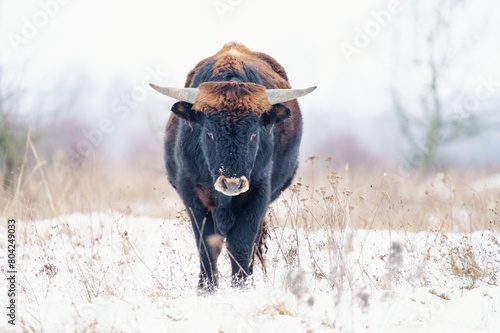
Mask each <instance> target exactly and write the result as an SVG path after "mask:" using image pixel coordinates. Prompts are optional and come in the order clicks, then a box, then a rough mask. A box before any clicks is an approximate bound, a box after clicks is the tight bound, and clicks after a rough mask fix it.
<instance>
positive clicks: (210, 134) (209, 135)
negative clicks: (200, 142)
mask: <svg viewBox="0 0 500 333" xmlns="http://www.w3.org/2000/svg"><path fill="white" fill-rule="evenodd" d="M207 135H208V137H209V138H210V139H212V140H213V139H214V134H213V133H212V132H207Z"/></svg>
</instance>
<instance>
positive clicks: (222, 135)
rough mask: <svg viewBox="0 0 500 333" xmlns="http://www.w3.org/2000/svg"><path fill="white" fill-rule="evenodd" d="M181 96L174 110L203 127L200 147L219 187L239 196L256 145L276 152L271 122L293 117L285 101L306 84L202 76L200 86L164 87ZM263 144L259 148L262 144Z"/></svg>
mask: <svg viewBox="0 0 500 333" xmlns="http://www.w3.org/2000/svg"><path fill="white" fill-rule="evenodd" d="M151 87H153V88H154V89H155V90H156V91H158V92H160V93H161V94H164V95H167V96H170V97H173V98H175V99H178V100H179V101H180V102H177V103H175V104H174V105H173V106H172V112H174V113H175V114H176V115H177V116H179V117H181V118H183V119H185V120H186V121H187V122H189V123H190V124H192V125H193V126H199V128H200V131H201V139H200V147H201V150H202V151H203V155H204V157H205V160H206V163H207V165H208V168H209V171H210V174H211V176H212V178H213V181H214V187H215V189H216V190H217V191H219V192H221V193H223V194H225V195H227V196H235V195H238V194H240V193H243V192H246V191H248V189H249V188H250V183H249V179H250V175H251V174H252V170H253V169H254V164H255V162H256V158H257V153H258V150H259V149H260V150H261V153H263V152H266V151H267V152H268V154H269V156H268V160H270V158H271V153H272V133H271V131H270V130H265V129H266V128H267V129H269V128H270V127H271V126H272V125H274V124H277V123H279V122H282V121H284V120H285V119H287V118H288V117H290V110H289V109H288V107H286V106H285V105H283V104H281V103H284V102H287V101H291V100H294V99H296V98H298V97H301V96H304V95H306V94H308V93H310V92H311V91H313V90H314V89H315V88H316V87H311V88H307V89H266V88H265V87H264V86H262V85H259V84H255V83H249V82H235V81H229V82H204V83H201V84H200V85H199V86H198V88H166V87H159V86H156V85H154V84H151ZM259 147H260V148H259Z"/></svg>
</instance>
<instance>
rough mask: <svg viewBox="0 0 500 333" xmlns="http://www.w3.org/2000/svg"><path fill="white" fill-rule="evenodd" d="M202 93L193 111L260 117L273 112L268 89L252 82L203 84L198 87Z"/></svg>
mask: <svg viewBox="0 0 500 333" xmlns="http://www.w3.org/2000/svg"><path fill="white" fill-rule="evenodd" d="M198 89H199V90H200V93H199V95H198V98H197V99H196V102H195V104H194V105H193V110H196V111H200V112H204V113H209V112H214V111H216V112H228V111H229V112H231V111H239V112H241V113H242V114H243V113H246V112H251V113H254V114H255V115H256V116H258V117H260V116H261V115H262V114H263V113H265V112H268V111H269V110H271V108H272V105H271V104H269V102H268V100H267V95H266V87H264V86H262V85H260V84H256V83H251V82H236V81H225V82H203V83H201V84H200V85H199V86H198Z"/></svg>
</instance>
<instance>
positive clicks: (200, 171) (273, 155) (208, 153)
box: [165, 43, 302, 290]
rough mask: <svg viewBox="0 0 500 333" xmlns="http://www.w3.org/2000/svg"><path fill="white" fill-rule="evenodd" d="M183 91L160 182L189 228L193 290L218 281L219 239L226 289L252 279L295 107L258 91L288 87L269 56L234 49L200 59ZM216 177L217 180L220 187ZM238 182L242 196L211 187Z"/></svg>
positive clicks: (289, 170)
mask: <svg viewBox="0 0 500 333" xmlns="http://www.w3.org/2000/svg"><path fill="white" fill-rule="evenodd" d="M185 87H191V88H198V89H199V96H198V98H197V99H196V102H195V103H193V104H189V103H185V102H178V103H176V104H175V105H174V107H173V108H172V111H173V113H172V115H171V116H170V119H169V121H168V123H167V127H166V136H165V164H166V168H167V175H168V179H169V181H170V182H171V184H172V185H173V186H174V187H175V188H176V190H177V191H178V193H179V194H180V196H181V197H182V199H183V201H184V204H185V206H186V209H187V211H188V213H189V215H190V218H191V221H192V224H193V230H194V233H195V236H196V244H197V246H198V250H199V252H200V259H201V265H200V266H201V267H200V268H201V273H200V284H199V287H200V289H202V290H211V289H213V287H215V286H216V285H217V283H218V282H217V276H218V273H217V266H216V265H217V257H218V255H219V253H220V251H221V247H222V239H224V238H225V239H226V244H227V247H228V251H229V253H230V255H231V263H232V274H233V285H241V284H242V283H243V282H244V281H245V279H246V278H247V277H248V276H249V275H251V274H252V270H253V259H252V258H253V257H254V255H255V254H257V255H262V248H263V246H264V244H265V242H264V241H265V239H264V238H265V237H263V235H266V234H267V230H266V226H265V224H264V222H263V220H264V216H265V212H266V210H267V207H268V205H269V203H271V202H272V201H273V200H275V199H276V198H277V197H278V196H279V195H280V193H281V192H282V191H283V190H284V189H285V188H287V187H288V186H289V185H290V183H291V181H292V179H293V177H294V175H295V172H296V169H297V166H298V153H299V146H300V140H301V135H302V117H301V113H300V109H299V106H298V103H297V100H296V99H294V100H291V101H288V102H284V103H282V104H275V105H271V104H269V102H268V100H267V99H266V89H277V88H280V89H286V88H290V84H289V82H288V78H287V75H286V73H285V70H284V69H283V67H282V66H281V65H280V64H278V62H277V61H276V60H274V59H273V58H272V57H270V56H268V55H266V54H264V53H259V52H252V51H250V50H249V49H248V48H246V47H245V46H243V45H241V44H237V43H228V44H226V45H225V46H224V47H223V48H222V49H221V50H220V51H219V52H217V53H216V54H215V55H213V56H211V57H208V58H206V59H204V60H202V61H200V62H199V63H198V64H197V65H196V66H195V67H194V69H193V70H191V71H190V72H189V74H188V76H187V80H186V83H185ZM213 128H217V129H218V130H217V131H216V132H214V131H213ZM212 132H214V133H212ZM214 136H215V138H214ZM245 140H246V141H245ZM217 177H219V178H220V177H223V178H224V179H223V185H221V184H218V183H217V180H216V179H217ZM239 177H241V179H245V180H247V181H248V182H249V184H246V188H245V191H244V193H243V192H241V193H239V194H238V193H236V195H235V196H228V195H227V193H226V195H224V194H222V193H220V192H218V191H217V190H216V189H214V182H215V185H216V187H217V186H219V187H223V186H227V187H229V186H232V187H234V188H236V185H234V184H230V183H229V182H230V181H232V180H233V179H236V180H237V179H240V178H239ZM248 185H249V186H248ZM242 281H243V282H242Z"/></svg>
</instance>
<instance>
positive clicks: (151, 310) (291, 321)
mask: <svg viewBox="0 0 500 333" xmlns="http://www.w3.org/2000/svg"><path fill="white" fill-rule="evenodd" d="M310 163H311V164H312V163H314V161H310ZM311 170H315V171H310V172H309V173H307V176H304V175H303V177H302V178H297V180H296V182H295V184H294V185H293V186H292V187H291V188H290V189H289V190H287V191H286V193H284V195H283V196H282V197H281V198H279V199H278V200H277V201H276V202H275V203H274V204H273V205H272V207H271V208H270V210H269V212H268V216H267V218H268V219H269V220H270V221H271V224H272V232H271V237H270V239H269V240H268V247H269V250H268V253H267V270H268V274H267V276H264V274H263V272H262V270H261V269H260V267H258V269H257V272H256V274H255V275H254V286H253V287H250V288H248V289H246V290H236V291H235V290H232V289H231V288H230V287H229V283H230V276H229V272H230V265H229V259H228V256H227V253H225V252H223V255H221V257H220V258H219V265H220V273H221V274H222V278H221V286H220V289H219V290H218V292H217V293H216V294H215V295H212V296H207V297H201V296H197V295H196V290H195V285H196V283H197V274H198V266H199V264H198V258H197V254H196V252H195V245H194V238H193V236H192V231H191V229H190V223H189V222H188V221H187V219H186V214H185V212H184V211H183V210H182V207H181V205H180V203H179V200H178V198H177V197H176V195H175V194H174V193H172V191H171V189H169V187H168V185H166V180H165V179H164V178H156V175H149V176H147V175H145V176H144V178H143V183H144V184H145V185H142V186H143V187H146V188H149V190H148V191H147V193H145V192H142V193H137V191H136V187H134V186H135V185H134V184H132V183H128V185H127V186H124V187H119V186H118V185H116V186H114V185H113V184H109V183H106V182H105V181H102V182H98V181H96V179H101V178H100V175H97V174H95V173H94V174H92V175H91V176H89V178H83V177H80V178H78V179H76V178H72V177H70V175H69V174H68V175H66V176H67V178H65V179H64V182H63V183H64V184H65V187H58V189H60V190H58V191H55V190H54V186H55V184H56V182H57V179H56V178H52V176H51V172H52V171H51V169H48V168H47V169H46V174H45V175H44V177H40V178H39V180H37V179H38V178H37V177H38V176H37V175H38V173H35V174H32V179H31V180H30V182H29V184H30V186H31V187H32V188H26V189H24V191H22V190H20V192H19V193H18V199H17V200H18V204H19V205H18V206H16V202H10V203H9V202H8V203H7V207H6V211H7V212H8V213H4V214H5V216H4V217H3V218H2V223H3V224H4V226H3V227H2V228H0V251H1V257H2V258H1V259H0V260H1V266H0V267H1V269H2V271H3V273H4V274H5V275H6V276H7V273H6V272H7V270H8V269H7V267H6V262H7V260H6V255H5V254H6V253H7V246H8V242H7V228H6V227H5V225H6V224H7V219H8V218H9V219H11V218H16V241H17V244H18V246H17V248H16V249H17V253H16V262H17V267H16V269H17V277H16V291H17V312H16V315H17V318H16V324H17V325H16V326H15V327H13V326H12V325H10V324H8V323H7V317H6V315H5V314H4V315H3V316H2V317H3V320H2V321H1V322H0V331H1V332H283V331H284V332H384V333H385V332H398V333H401V332H498V328H499V327H500V232H499V230H500V181H499V179H498V176H488V177H486V176H484V177H473V176H470V175H468V176H465V175H462V176H451V175H447V174H438V175H436V176H435V177H431V178H430V179H429V180H427V181H423V182H422V181H418V182H417V181H416V180H414V179H412V178H404V177H400V176H396V175H391V174H380V175H377V176H372V177H370V178H367V177H366V176H364V177H361V176H360V175H356V174H353V172H349V171H348V170H347V169H345V170H342V171H341V172H335V171H333V170H331V169H326V170H321V172H319V171H318V169H317V168H312V169H311ZM53 172H54V174H55V173H56V170H53ZM57 173H59V174H60V170H57ZM140 176H141V175H138V176H136V177H135V178H138V177H139V178H140ZM158 177H164V176H162V175H158ZM50 179H53V181H52V182H51V181H49V180H50ZM102 179H105V178H102ZM123 179H131V178H123ZM158 179H161V181H159V180H158ZM125 183H127V182H125ZM86 187H88V188H94V191H93V192H88V193H89V195H88V196H85V195H84V193H85V190H82V189H85V188H86ZM106 188H107V189H108V190H107V191H106V190H105V189H106ZM34 193H36V195H35V194H34ZM90 193H93V194H92V195H91V194H90ZM37 196H38V197H37ZM141 197H142V199H140V198H141ZM75 203H78V205H79V206H76V205H75ZM23 212H24V213H23ZM51 212H57V213H60V214H54V216H50V215H51ZM16 214H17V215H16ZM16 216H19V218H17V217H16ZM6 284H7V283H6V280H5V279H2V288H3V289H4V290H7V285H6ZM0 302H1V304H8V298H7V294H6V292H2V293H1V301H0ZM2 307H3V308H4V312H6V310H5V306H2Z"/></svg>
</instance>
